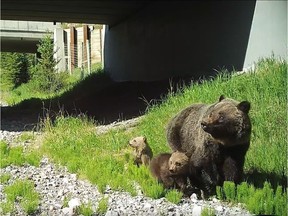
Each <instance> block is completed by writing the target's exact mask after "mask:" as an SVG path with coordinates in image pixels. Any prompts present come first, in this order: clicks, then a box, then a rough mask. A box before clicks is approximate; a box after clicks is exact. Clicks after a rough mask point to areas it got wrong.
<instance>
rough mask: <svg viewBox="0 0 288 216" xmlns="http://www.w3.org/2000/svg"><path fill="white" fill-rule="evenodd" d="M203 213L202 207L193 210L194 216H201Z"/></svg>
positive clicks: (196, 206) (195, 207)
mask: <svg viewBox="0 0 288 216" xmlns="http://www.w3.org/2000/svg"><path fill="white" fill-rule="evenodd" d="M201 213H202V207H201V206H198V205H195V206H194V208H193V210H192V216H201Z"/></svg>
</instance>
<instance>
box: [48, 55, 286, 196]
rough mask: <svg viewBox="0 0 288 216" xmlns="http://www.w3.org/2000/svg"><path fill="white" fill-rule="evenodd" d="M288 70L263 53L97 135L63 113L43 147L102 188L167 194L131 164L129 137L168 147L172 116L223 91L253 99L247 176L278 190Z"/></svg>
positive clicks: (283, 158) (283, 162)
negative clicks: (251, 65) (245, 70)
mask: <svg viewBox="0 0 288 216" xmlns="http://www.w3.org/2000/svg"><path fill="white" fill-rule="evenodd" d="M286 71H287V63H286V62H283V61H279V60H275V59H264V60H261V61H260V62H259V63H258V65H257V68H256V71H255V72H251V73H249V74H244V75H228V74H225V73H222V74H219V75H218V76H217V77H216V78H214V79H211V80H201V81H199V82H195V83H192V84H191V85H190V86H187V87H184V88H182V89H180V90H179V91H177V92H170V94H169V95H168V96H167V97H166V98H163V103H162V104H160V105H154V106H151V107H149V109H148V111H147V113H146V115H145V117H144V118H143V120H142V121H141V123H140V124H139V126H137V127H136V128H135V129H133V130H129V131H126V130H123V129H122V130H121V129H114V130H111V131H109V132H108V133H106V134H102V135H96V133H95V129H94V127H95V122H94V121H93V120H91V119H88V118H87V117H81V118H75V117H63V116H59V117H58V118H57V119H56V121H55V123H54V124H53V125H52V124H50V123H47V124H46V135H45V138H44V145H43V149H44V152H46V153H47V154H49V155H50V157H52V158H53V159H54V160H55V161H57V162H60V163H62V164H63V165H65V166H67V167H68V169H69V170H70V171H71V172H76V173H78V174H79V175H80V176H82V177H84V178H87V179H89V180H90V181H91V182H93V183H95V184H96V185H97V186H98V188H99V190H100V191H102V192H103V191H104V190H105V187H106V185H107V184H108V185H109V186H110V187H112V188H113V189H118V190H119V189H120V190H126V191H129V192H130V193H131V194H134V195H135V189H134V187H133V182H135V181H136V182H138V183H139V185H140V186H141V188H142V191H143V192H144V194H145V195H147V196H150V197H153V198H159V197H163V196H167V191H165V190H164V188H163V186H162V185H161V184H158V183H157V182H156V181H155V180H154V179H153V178H152V177H151V175H150V173H149V170H148V169H147V168H146V167H141V168H137V167H135V166H134V165H133V163H132V162H131V157H129V154H130V152H129V151H130V148H129V147H128V145H127V142H128V140H130V139H131V137H134V136H138V135H145V136H146V137H147V138H148V142H149V144H150V146H151V148H152V149H153V152H154V154H155V155H156V154H158V153H161V152H167V151H168V152H169V151H170V149H169V147H168V145H167V143H166V134H165V128H166V125H167V123H168V121H169V120H170V119H171V118H172V116H174V115H175V114H176V113H177V112H178V111H180V110H181V109H183V108H185V107H187V106H189V105H190V104H192V103H198V102H203V103H214V102H215V101H217V99H218V98H219V96H220V95H221V94H224V95H225V96H226V97H230V98H234V99H237V100H239V101H241V100H248V101H250V102H251V105H252V109H251V112H250V117H251V120H252V125H253V129H252V137H251V147H250V149H249V151H248V153H247V156H246V161H245V167H244V168H245V173H246V176H245V179H246V180H247V181H248V182H249V183H251V184H255V185H256V186H257V187H260V188H261V187H263V185H264V182H265V180H269V181H270V182H271V183H273V188H274V190H276V188H277V185H279V184H282V181H283V179H285V177H286V176H287V167H286V158H287V152H286V127H285V126H286V122H287V115H286V104H287V96H286V89H287V84H286V80H287V78H286ZM276 110H277V112H276ZM47 125H49V126H47ZM283 186H284V185H283ZM285 189H286V188H285ZM230 195H231V197H229V201H232V200H234V199H235V197H236V195H235V194H233V193H232V191H231V194H230Z"/></svg>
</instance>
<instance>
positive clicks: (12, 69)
mask: <svg viewBox="0 0 288 216" xmlns="http://www.w3.org/2000/svg"><path fill="white" fill-rule="evenodd" d="M32 61H33V55H31V54H26V53H10V52H7V53H5V52H4V53H1V83H2V84H4V85H5V87H6V88H8V89H13V88H16V87H18V86H20V85H21V84H23V83H27V82H28V81H29V80H30V72H29V68H30V66H31V63H32Z"/></svg>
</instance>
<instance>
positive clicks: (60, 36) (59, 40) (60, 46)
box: [54, 28, 66, 71]
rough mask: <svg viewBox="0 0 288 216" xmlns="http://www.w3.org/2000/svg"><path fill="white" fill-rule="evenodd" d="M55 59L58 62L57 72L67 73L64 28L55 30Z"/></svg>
mask: <svg viewBox="0 0 288 216" xmlns="http://www.w3.org/2000/svg"><path fill="white" fill-rule="evenodd" d="M54 50H55V51H54V52H55V54H54V58H55V59H56V60H57V61H58V64H57V65H56V69H57V71H65V69H66V68H65V52H64V32H63V29H62V28H55V29H54Z"/></svg>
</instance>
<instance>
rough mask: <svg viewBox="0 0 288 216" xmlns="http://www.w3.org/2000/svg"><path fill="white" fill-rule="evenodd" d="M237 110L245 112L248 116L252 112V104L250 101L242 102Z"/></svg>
mask: <svg viewBox="0 0 288 216" xmlns="http://www.w3.org/2000/svg"><path fill="white" fill-rule="evenodd" d="M237 108H238V109H239V110H241V111H243V112H244V113H247V114H248V112H249V110H250V103H249V102H248V101H242V102H241V103H239V104H238V105H237Z"/></svg>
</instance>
